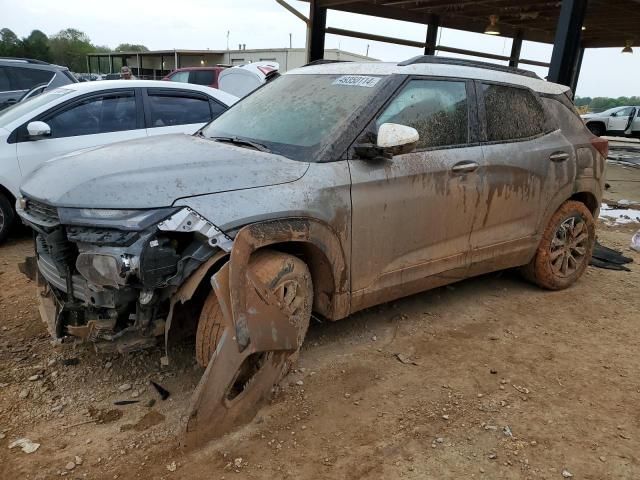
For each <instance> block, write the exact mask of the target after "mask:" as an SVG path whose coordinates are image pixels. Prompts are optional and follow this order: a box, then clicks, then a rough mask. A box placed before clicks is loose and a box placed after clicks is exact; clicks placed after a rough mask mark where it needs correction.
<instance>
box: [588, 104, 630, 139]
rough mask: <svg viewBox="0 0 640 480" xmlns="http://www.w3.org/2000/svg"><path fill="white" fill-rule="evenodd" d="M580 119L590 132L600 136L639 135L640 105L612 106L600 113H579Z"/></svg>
mask: <svg viewBox="0 0 640 480" xmlns="http://www.w3.org/2000/svg"><path fill="white" fill-rule="evenodd" d="M581 117H582V120H584V123H585V124H586V125H587V128H588V129H589V130H591V133H593V134H594V135H597V136H598V137H601V136H603V135H612V136H628V137H632V136H633V137H638V136H640V107H638V106H636V107H634V106H624V107H614V108H610V109H608V110H605V111H604V112H600V113H587V114H585V115H581Z"/></svg>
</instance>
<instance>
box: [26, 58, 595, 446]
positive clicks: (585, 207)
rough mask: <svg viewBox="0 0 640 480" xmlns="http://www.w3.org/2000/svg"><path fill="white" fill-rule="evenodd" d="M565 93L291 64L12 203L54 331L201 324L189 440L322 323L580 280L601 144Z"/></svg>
mask: <svg viewBox="0 0 640 480" xmlns="http://www.w3.org/2000/svg"><path fill="white" fill-rule="evenodd" d="M569 94H570V92H569V91H568V89H567V88H566V87H563V86H560V85H556V84H552V83H548V82H545V81H542V80H540V79H539V78H537V77H535V75H533V74H529V73H528V72H523V71H519V70H507V69H502V68H499V67H495V66H486V65H480V64H477V63H473V62H460V61H457V60H446V59H434V58H431V57H418V58H416V59H412V60H410V61H407V62H403V63H401V64H389V63H368V64H358V63H332V64H331V63H330V64H322V65H310V66H306V67H303V68H300V69H297V70H293V71H290V72H287V73H286V74H285V75H283V76H282V78H279V79H277V80H276V81H274V82H272V83H271V84H268V85H266V86H265V87H263V88H261V89H259V90H257V91H256V92H254V93H253V94H252V95H250V96H249V97H247V98H245V99H244V100H242V101H241V102H239V103H238V104H236V105H235V106H234V107H233V108H232V109H230V110H229V111H228V112H226V113H224V114H223V115H222V116H220V117H219V118H218V119H217V120H215V121H213V122H212V123H210V124H209V125H208V126H206V127H204V128H203V129H202V130H201V131H200V132H199V133H198V134H196V135H194V136H186V135H180V136H165V137H163V138H158V139H154V140H148V139H144V140H139V141H131V142H125V143H121V144H117V145H112V146H108V147H102V148H97V149H94V150H92V151H84V152H81V153H77V154H72V155H67V156H66V157H63V158H60V159H57V160H56V161H53V162H47V163H46V164H45V165H43V166H42V167H41V168H40V169H39V170H38V171H37V172H36V173H35V174H34V175H32V176H31V177H30V178H29V179H28V180H27V181H26V182H25V183H24V185H23V187H22V195H23V196H22V198H20V199H19V200H18V206H17V208H18V211H19V213H20V216H21V217H22V219H23V220H24V221H25V222H26V223H28V224H29V225H31V226H32V227H33V228H34V230H35V231H36V232H37V234H36V237H35V238H36V240H35V245H36V253H37V266H38V276H39V285H40V287H39V288H40V294H39V298H40V302H41V308H40V311H41V313H42V316H43V319H44V320H45V321H46V323H47V325H48V327H49V330H50V331H51V333H52V334H53V335H54V336H55V337H56V338H63V337H65V336H68V335H73V336H77V337H81V338H83V339H86V340H91V341H94V342H97V343H98V345H99V346H100V347H102V348H104V347H108V348H116V349H118V350H120V351H123V352H125V351H129V350H132V349H135V348H140V347H144V346H148V345H153V344H155V343H156V341H157V339H158V338H163V339H164V341H165V342H168V340H170V339H171V338H172V337H173V335H174V333H176V332H182V331H189V329H191V331H195V332H196V357H197V360H198V362H199V363H200V364H201V365H202V366H203V367H207V368H206V371H205V373H204V374H203V378H202V380H201V382H200V385H199V386H198V388H197V390H196V393H195V394H194V400H193V403H192V406H191V412H190V416H189V421H188V424H187V430H186V431H187V432H188V435H187V438H188V439H189V440H188V443H189V442H190V443H191V444H193V443H194V442H196V443H197V441H199V440H201V439H204V438H207V437H208V436H210V435H211V434H218V433H221V432H224V431H227V430H228V429H229V428H231V426H232V425H233V424H234V423H235V422H237V421H239V419H247V418H251V412H254V411H255V409H256V408H257V407H256V406H257V405H259V404H260V401H261V400H263V399H264V397H265V396H266V395H267V393H266V392H268V391H270V389H271V387H272V386H273V384H274V383H275V382H277V381H278V380H279V378H280V377H281V375H282V374H283V373H284V372H286V369H287V365H288V364H289V362H290V361H291V359H292V358H294V357H295V355H296V352H297V351H298V349H299V347H300V344H301V342H302V340H303V338H304V334H305V332H306V328H307V326H308V323H309V318H310V316H311V313H312V311H313V312H314V313H315V315H317V316H319V317H323V318H326V319H329V320H338V319H341V318H344V317H346V316H348V315H349V314H351V313H353V312H355V311H358V310H361V309H363V308H366V307H369V306H371V305H375V304H379V303H382V302H385V301H389V300H392V299H395V298H399V297H403V296H406V295H410V294H413V293H416V292H419V291H422V290H425V289H429V288H433V287H436V286H440V285H444V284H447V283H452V282H455V281H458V280H461V279H464V278H467V277H470V276H473V275H478V274H482V273H485V272H490V271H495V270H498V269H504V268H511V267H521V266H522V267H523V271H524V273H525V275H526V276H527V277H528V278H530V279H532V280H533V281H535V282H536V283H538V284H539V285H542V286H544V287H547V288H552V289H559V288H564V287H567V286H569V285H570V284H571V283H573V282H574V281H575V280H576V279H577V278H578V277H579V276H580V275H581V274H582V272H583V271H584V268H585V267H586V265H587V263H588V261H589V257H590V255H591V250H592V247H593V242H594V239H595V231H594V221H593V216H595V215H597V210H598V207H599V204H600V198H601V194H602V186H603V178H604V156H606V145H607V144H606V141H604V140H601V139H598V138H596V137H594V136H593V135H592V134H591V133H590V132H589V131H588V130H587V129H586V128H585V126H584V124H583V123H582V121H581V120H580V118H579V117H578V116H577V114H576V112H575V111H574V109H573V106H572V103H571V101H570V100H569V97H568V95H569Z"/></svg>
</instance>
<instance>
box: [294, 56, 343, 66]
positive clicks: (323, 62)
mask: <svg viewBox="0 0 640 480" xmlns="http://www.w3.org/2000/svg"><path fill="white" fill-rule="evenodd" d="M325 63H352V62H351V60H329V59H326V58H321V59H320V60H314V61H313V62H309V63H307V64H305V65H303V67H311V66H312V65H324V64H325Z"/></svg>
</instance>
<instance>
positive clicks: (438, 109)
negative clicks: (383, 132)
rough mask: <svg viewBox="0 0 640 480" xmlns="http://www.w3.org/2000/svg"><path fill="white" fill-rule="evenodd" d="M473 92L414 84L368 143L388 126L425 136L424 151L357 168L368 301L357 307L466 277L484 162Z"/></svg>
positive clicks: (356, 282)
mask: <svg viewBox="0 0 640 480" xmlns="http://www.w3.org/2000/svg"><path fill="white" fill-rule="evenodd" d="M470 87H471V88H470ZM470 89H471V90H472V84H471V83H470V82H467V81H464V80H430V79H412V80H409V81H408V82H407V83H406V84H405V86H404V87H403V88H402V89H401V90H400V92H399V93H398V94H397V95H396V96H395V97H394V98H393V99H392V100H391V101H390V102H389V103H388V104H387V106H386V107H385V108H384V109H383V111H382V113H381V114H380V115H379V116H378V117H377V118H376V119H375V120H374V121H373V122H372V123H371V125H370V129H369V130H368V132H367V133H366V134H365V135H364V136H363V137H364V141H367V139H369V140H370V139H371V136H372V135H375V132H377V129H378V128H379V126H380V125H382V124H383V123H397V124H402V125H406V126H411V127H413V128H415V129H416V130H418V133H419V134H420V140H419V141H418V147H417V150H416V151H415V152H412V153H408V154H403V155H396V156H394V157H393V158H392V159H387V160H382V159H380V160H363V159H352V160H350V170H351V178H352V189H351V192H352V193H351V194H352V228H353V231H352V238H353V244H354V245H358V248H357V249H353V252H352V262H351V266H352V289H353V290H361V291H362V292H363V294H364V296H363V297H362V299H361V300H357V301H362V302H364V304H367V302H368V301H367V300H366V298H367V297H368V298H370V299H373V295H374V293H373V292H375V291H378V290H380V289H382V288H385V287H388V286H393V285H395V284H397V285H400V284H405V286H404V287H403V288H407V286H409V290H411V288H412V287H411V285H413V287H415V288H417V289H416V290H415V291H418V290H420V289H421V288H424V285H422V283H421V282H422V279H424V278H425V277H427V276H429V275H436V274H438V273H441V272H444V271H448V270H451V272H450V273H449V274H448V275H454V276H455V275H457V274H459V275H460V278H462V277H463V276H464V273H465V271H466V268H467V265H468V263H467V260H468V258H467V251H468V250H469V233H470V230H471V225H472V223H473V220H474V212H475V208H476V202H477V199H478V192H477V184H478V183H479V178H478V174H477V173H476V172H475V171H474V169H475V167H476V166H477V165H478V163H479V161H480V158H481V156H482V148H481V147H480V145H479V144H477V143H475V144H474V142H477V139H473V138H470V131H471V129H470V128H469V126H470V125H472V124H473V123H474V122H476V117H475V101H474V97H473V96H472V95H471V94H470V93H469V91H470ZM472 106H473V107H474V108H471V107H472ZM359 141H360V142H361V141H363V139H362V138H361V139H360V140H359ZM374 218H375V219H377V220H376V221H372V219H374ZM436 225H437V228H436V227H435V226H436ZM418 285H422V287H420V288H418ZM409 290H406V291H407V293H411V292H410V291H409ZM368 293H370V294H371V296H370V295H367V294H368Z"/></svg>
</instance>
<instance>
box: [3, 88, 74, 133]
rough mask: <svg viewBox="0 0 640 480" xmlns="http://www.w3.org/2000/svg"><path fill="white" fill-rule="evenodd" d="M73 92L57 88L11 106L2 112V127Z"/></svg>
mask: <svg viewBox="0 0 640 480" xmlns="http://www.w3.org/2000/svg"><path fill="white" fill-rule="evenodd" d="M71 92H72V90H69V89H67V88H56V89H55V90H49V91H48V92H44V93H41V94H40V95H37V96H35V97H31V98H30V99H28V100H25V101H24V102H18V103H16V104H15V105H12V106H10V107H9V108H7V109H6V110H3V111H2V112H0V127H6V126H7V125H9V124H10V123H11V122H13V121H14V120H17V119H18V118H20V117H21V116H22V115H24V114H25V113H29V112H31V111H33V110H35V109H36V108H40V107H42V106H43V105H46V104H47V103H49V102H52V101H53V100H55V99H57V98H60V97H62V96H63V95H68V94H69V93H71Z"/></svg>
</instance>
